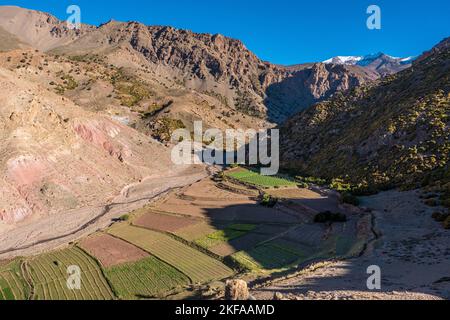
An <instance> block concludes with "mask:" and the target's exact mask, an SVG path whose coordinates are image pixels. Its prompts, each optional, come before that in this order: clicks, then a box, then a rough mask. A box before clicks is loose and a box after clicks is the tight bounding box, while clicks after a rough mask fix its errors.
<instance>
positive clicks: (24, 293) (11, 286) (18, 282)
mask: <svg viewBox="0 0 450 320" xmlns="http://www.w3.org/2000/svg"><path fill="white" fill-rule="evenodd" d="M21 263H22V261H20V260H15V261H12V262H9V263H7V264H4V265H1V264H0V300H26V299H27V298H28V295H29V292H30V288H29V285H28V284H27V283H26V281H25V280H24V278H23V276H22V272H21V269H20V266H21Z"/></svg>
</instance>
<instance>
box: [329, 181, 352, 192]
mask: <svg viewBox="0 0 450 320" xmlns="http://www.w3.org/2000/svg"><path fill="white" fill-rule="evenodd" d="M330 188H331V189H334V190H336V191H350V190H351V188H352V186H351V185H350V184H349V183H345V182H344V180H342V179H333V181H331V184H330Z"/></svg>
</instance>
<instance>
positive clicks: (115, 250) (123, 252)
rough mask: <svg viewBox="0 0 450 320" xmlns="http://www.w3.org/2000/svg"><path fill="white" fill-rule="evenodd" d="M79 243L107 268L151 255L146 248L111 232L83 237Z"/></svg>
mask: <svg viewBox="0 0 450 320" xmlns="http://www.w3.org/2000/svg"><path fill="white" fill-rule="evenodd" d="M79 245H80V247H81V248H83V249H84V250H86V251H87V252H88V253H89V254H90V255H92V256H93V257H95V258H96V259H97V260H98V261H100V263H101V264H102V265H103V266H104V267H106V268H109V267H112V266H116V265H119V264H123V263H127V262H135V261H139V260H141V259H143V258H145V257H148V256H149V254H148V253H147V252H145V251H144V250H141V249H139V248H138V247H135V246H133V245H132V244H129V243H128V242H125V241H123V240H120V239H117V238H114V237H113V236H111V235H109V234H95V235H92V236H90V237H88V238H85V239H83V240H82V241H81V242H80V244H79Z"/></svg>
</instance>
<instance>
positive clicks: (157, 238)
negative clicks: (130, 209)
mask: <svg viewBox="0 0 450 320" xmlns="http://www.w3.org/2000/svg"><path fill="white" fill-rule="evenodd" d="M108 232H109V233H110V234H112V235H113V236H116V237H118V238H121V239H123V240H125V241H128V242H130V243H132V244H134V245H135V246H137V247H140V248H142V249H143V250H145V251H147V252H149V253H151V254H153V255H154V256H156V257H158V258H159V259H161V260H163V261H164V262H166V263H168V264H170V265H172V266H173V267H175V268H176V269H178V270H180V271H181V272H183V273H184V274H185V275H187V276H188V277H189V279H191V281H192V282H193V283H205V282H208V281H211V280H220V279H224V278H227V277H229V276H231V275H232V274H233V270H231V269H230V268H228V267H227V266H225V265H224V264H223V263H222V262H220V261H218V260H216V259H214V258H212V257H210V256H208V255H206V254H204V253H202V252H200V251H198V250H195V249H194V248H192V247H190V246H188V245H185V244H183V243H181V242H179V241H177V240H175V239H174V238H172V237H170V236H168V235H166V234H163V233H158V232H155V231H151V230H146V229H142V228H138V227H134V226H130V225H127V224H116V225H114V226H113V227H112V228H111V229H110V230H109V231H108Z"/></svg>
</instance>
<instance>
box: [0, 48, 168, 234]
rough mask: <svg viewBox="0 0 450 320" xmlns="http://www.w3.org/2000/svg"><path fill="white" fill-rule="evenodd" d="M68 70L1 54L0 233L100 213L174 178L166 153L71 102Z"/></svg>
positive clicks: (28, 56) (30, 56)
mask: <svg viewBox="0 0 450 320" xmlns="http://www.w3.org/2000/svg"><path fill="white" fill-rule="evenodd" d="M62 66H64V63H62V62H57V61H50V59H49V58H48V57H47V56H45V55H43V54H40V53H36V52H35V51H34V50H33V51H31V52H24V53H19V52H8V53H0V105H1V106H2V107H1V108H0V150H1V152H0V176H1V179H0V227H2V225H4V224H6V225H11V224H12V225H14V224H16V223H19V222H23V221H25V220H27V221H28V220H30V219H31V220H32V221H33V220H35V219H38V218H40V217H43V216H49V215H52V214H57V213H60V212H67V210H73V209H79V208H84V207H88V206H99V205H101V204H104V203H106V202H107V201H108V200H110V199H111V198H112V197H114V196H116V195H117V194H119V193H120V191H121V190H122V188H124V187H125V186H127V185H128V184H131V183H134V182H137V181H139V180H142V179H144V178H145V177H148V176H150V175H152V174H155V173H160V172H165V173H167V174H169V173H170V172H171V170H172V169H171V162H170V154H169V151H168V149H167V148H165V147H163V146H162V145H161V144H159V143H157V142H156V141H153V140H151V139H149V138H148V137H147V136H145V135H142V134H139V133H138V132H137V131H135V130H134V129H132V128H130V127H128V126H125V125H123V124H121V123H120V122H118V121H114V120H113V119H112V118H111V117H108V116H106V115H105V114H102V113H99V112H94V111H91V110H88V109H87V108H83V107H81V106H79V105H77V104H76V103H74V102H73V101H72V100H70V99H67V98H66V97H64V96H63V95H62V94H61V91H62V90H68V89H67V88H69V87H70V86H74V85H73V78H71V76H68V75H66V74H64V73H58V77H57V76H55V75H54V74H53V72H52V71H53V70H55V69H54V68H62ZM46 77H48V78H52V79H53V80H52V81H54V82H55V83H54V85H50V84H49V83H48V82H46V81H45V79H46ZM39 78H41V79H42V80H43V81H42V82H40V81H37V80H36V79H39ZM61 78H64V79H66V80H62V79H61ZM57 82H59V83H57ZM41 83H42V84H41ZM148 155H152V156H151V157H149V156H148Z"/></svg>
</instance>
